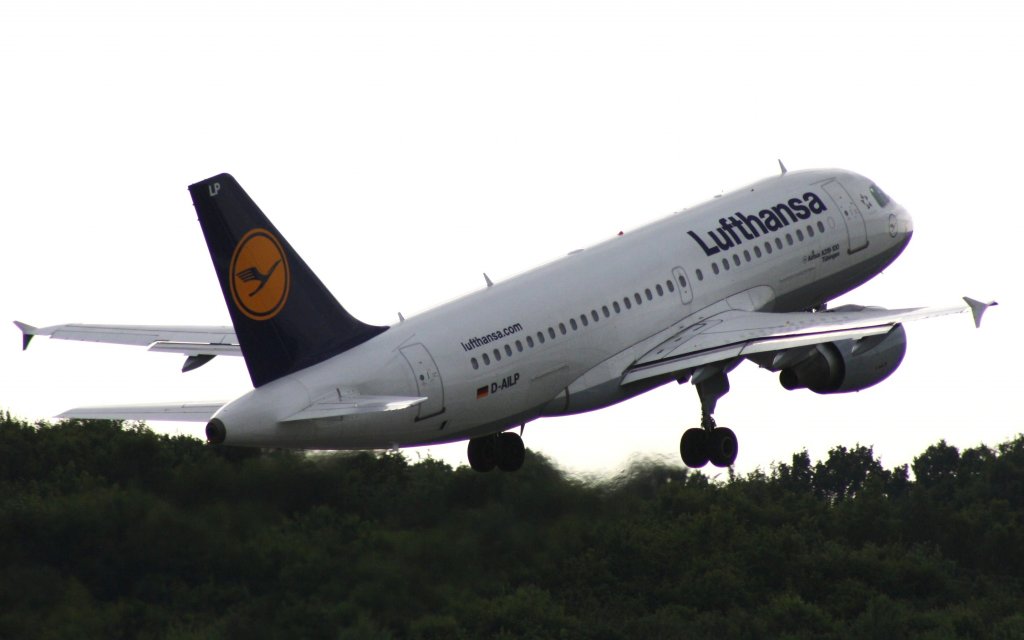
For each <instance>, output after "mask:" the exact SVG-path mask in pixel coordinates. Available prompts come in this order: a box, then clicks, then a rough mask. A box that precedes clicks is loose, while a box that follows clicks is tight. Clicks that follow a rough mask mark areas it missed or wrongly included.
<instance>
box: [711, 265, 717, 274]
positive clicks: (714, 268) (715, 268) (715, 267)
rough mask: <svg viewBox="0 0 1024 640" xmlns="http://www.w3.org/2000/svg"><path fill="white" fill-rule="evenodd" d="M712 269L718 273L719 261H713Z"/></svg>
mask: <svg viewBox="0 0 1024 640" xmlns="http://www.w3.org/2000/svg"><path fill="white" fill-rule="evenodd" d="M711 270H712V271H714V272H715V275H716V276H717V275H718V263H717V262H712V263H711Z"/></svg>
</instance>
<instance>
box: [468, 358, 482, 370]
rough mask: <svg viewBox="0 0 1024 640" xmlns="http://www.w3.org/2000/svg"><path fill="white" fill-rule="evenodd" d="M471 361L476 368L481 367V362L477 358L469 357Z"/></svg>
mask: <svg viewBox="0 0 1024 640" xmlns="http://www.w3.org/2000/svg"><path fill="white" fill-rule="evenodd" d="M469 363H470V364H471V365H473V368H474V369H479V368H480V363H479V362H477V361H476V358H470V359H469Z"/></svg>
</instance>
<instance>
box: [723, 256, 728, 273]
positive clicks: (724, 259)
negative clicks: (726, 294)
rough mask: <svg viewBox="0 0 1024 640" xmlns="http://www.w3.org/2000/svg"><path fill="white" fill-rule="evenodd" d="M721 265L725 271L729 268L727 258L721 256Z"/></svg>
mask: <svg viewBox="0 0 1024 640" xmlns="http://www.w3.org/2000/svg"><path fill="white" fill-rule="evenodd" d="M722 266H723V267H725V270H726V271H728V270H729V259H728V258H722Z"/></svg>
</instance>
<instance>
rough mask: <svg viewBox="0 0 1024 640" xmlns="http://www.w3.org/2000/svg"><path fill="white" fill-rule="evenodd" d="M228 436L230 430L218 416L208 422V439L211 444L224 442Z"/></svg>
mask: <svg viewBox="0 0 1024 640" xmlns="http://www.w3.org/2000/svg"><path fill="white" fill-rule="evenodd" d="M227 436H228V430H227V429H225V428H224V423H223V422H221V421H220V420H219V419H218V418H214V419H213V420H210V421H209V422H207V423H206V441H207V442H209V443H210V444H222V443H223V442H224V439H225V438H227Z"/></svg>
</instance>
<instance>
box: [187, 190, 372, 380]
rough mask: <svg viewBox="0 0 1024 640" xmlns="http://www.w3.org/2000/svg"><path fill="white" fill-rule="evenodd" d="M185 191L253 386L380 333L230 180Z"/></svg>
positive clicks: (307, 365) (303, 366)
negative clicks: (355, 313)
mask: <svg viewBox="0 0 1024 640" xmlns="http://www.w3.org/2000/svg"><path fill="white" fill-rule="evenodd" d="M188 190H189V192H190V193H191V194H192V203H193V204H194V205H195V207H196V212H197V213H198V214H199V224H200V225H201V226H202V228H203V234H204V235H205V236H206V244H207V246H208V247H209V249H210V257H211V258H212V259H213V268H214V269H215V270H216V271H217V278H218V280H220V288H221V291H223V293H224V300H225V301H226V302H227V304H228V311H229V312H230V313H231V321H232V322H233V323H234V325H235V334H236V335H237V336H238V342H239V344H240V345H241V348H242V355H243V356H244V357H245V364H246V366H247V367H248V368H249V376H250V377H251V378H252V383H253V385H254V386H257V387H259V386H261V385H264V384H266V383H268V382H271V381H272V380H276V379H277V378H280V377H281V376H285V375H288V374H289V373H294V372H296V371H299V370H301V369H305V368H306V367H309V366H311V365H314V364H317V363H318V362H323V361H324V360H326V359H328V358H330V357H332V356H336V355H338V354H339V353H341V352H343V351H346V350H348V349H351V348H352V347H354V346H356V345H358V344H361V343H363V342H366V341H367V340H369V339H370V338H372V337H374V336H376V335H378V334H380V333H381V332H383V331H385V330H386V329H387V327H379V326H374V325H369V324H364V323H362V322H360V321H359V320H356V319H355V318H353V317H352V316H351V315H350V314H349V313H348V312H347V311H345V309H344V308H343V307H342V306H341V305H340V304H338V301H337V300H335V298H334V296H333V295H331V292H330V291H328V290H327V287H325V286H324V285H323V283H322V282H320V279H319V278H317V277H316V275H315V274H314V273H313V272H312V271H311V270H310V269H309V267H308V266H306V263H305V262H303V261H302V258H300V257H299V254H297V253H295V250H294V249H292V247H291V245H289V244H288V241H286V240H285V239H284V238H283V237H282V236H281V234H280V233H278V231H277V229H275V228H274V225H273V224H271V223H270V220H268V219H267V217H266V216H265V215H263V212H262V211H260V208H259V207H258V206H256V203H255V202H253V201H252V199H251V198H250V197H249V196H248V195H247V194H246V193H245V191H244V190H242V187H241V186H239V184H238V182H236V181H235V179H234V178H232V177H231V176H230V175H228V174H226V173H222V174H220V175H219V176H215V177H213V178H210V179H208V180H203V181H202V182H197V183H196V184H194V185H192V186H190V187H189V188H188Z"/></svg>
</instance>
